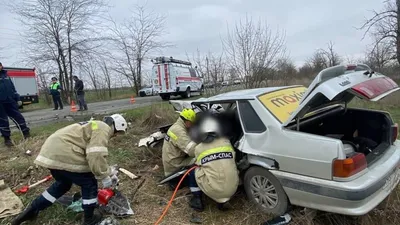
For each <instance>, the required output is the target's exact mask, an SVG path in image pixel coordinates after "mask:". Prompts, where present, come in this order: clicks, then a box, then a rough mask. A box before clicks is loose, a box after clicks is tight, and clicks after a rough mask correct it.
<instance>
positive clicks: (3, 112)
mask: <svg viewBox="0 0 400 225" xmlns="http://www.w3.org/2000/svg"><path fill="white" fill-rule="evenodd" d="M8 117H11V118H12V119H13V120H14V123H16V125H17V127H18V128H19V129H20V130H21V131H22V133H23V134H28V133H29V128H28V127H27V126H26V122H25V118H24V117H23V116H22V114H21V112H20V111H19V109H18V104H17V103H16V102H6V103H3V102H1V103H0V131H1V135H3V137H10V135H11V131H10V123H9V121H8Z"/></svg>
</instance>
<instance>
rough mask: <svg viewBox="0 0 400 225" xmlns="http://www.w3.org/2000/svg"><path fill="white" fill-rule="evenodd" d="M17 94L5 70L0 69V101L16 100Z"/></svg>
mask: <svg viewBox="0 0 400 225" xmlns="http://www.w3.org/2000/svg"><path fill="white" fill-rule="evenodd" d="M19 100H20V97H19V94H18V93H17V90H16V89H15V86H14V83H13V82H12V80H11V78H10V77H9V76H8V75H7V71H6V70H0V102H3V103H10V102H18V101H19Z"/></svg>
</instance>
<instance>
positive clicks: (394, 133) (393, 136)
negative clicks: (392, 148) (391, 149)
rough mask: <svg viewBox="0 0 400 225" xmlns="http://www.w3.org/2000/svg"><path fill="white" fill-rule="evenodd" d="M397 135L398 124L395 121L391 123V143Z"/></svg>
mask: <svg viewBox="0 0 400 225" xmlns="http://www.w3.org/2000/svg"><path fill="white" fill-rule="evenodd" d="M398 135H399V125H398V124H397V123H395V124H394V125H392V143H394V142H395V141H396V140H397V137H398Z"/></svg>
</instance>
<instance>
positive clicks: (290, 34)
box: [0, 0, 383, 66]
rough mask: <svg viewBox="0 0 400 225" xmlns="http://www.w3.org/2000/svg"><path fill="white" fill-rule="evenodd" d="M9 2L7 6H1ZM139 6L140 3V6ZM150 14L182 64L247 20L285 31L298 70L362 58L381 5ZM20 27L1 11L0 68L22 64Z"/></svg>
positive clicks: (268, 3)
mask: <svg viewBox="0 0 400 225" xmlns="http://www.w3.org/2000/svg"><path fill="white" fill-rule="evenodd" d="M1 1H7V0H0V2H1ZM135 2H138V1H135V0H114V1H112V5H113V6H114V7H113V8H112V9H110V12H109V13H110V15H111V16H112V17H114V18H115V19H116V20H122V19H123V18H124V17H128V16H129V13H130V12H129V8H130V7H131V6H132V5H133V4H135ZM139 2H140V1H139ZM147 2H148V3H147V6H148V7H149V8H151V9H152V10H154V11H156V12H159V13H165V14H166V15H167V18H168V19H167V31H168V34H166V35H165V40H168V41H169V42H172V43H173V44H175V47H174V48H171V49H168V50H165V51H164V53H165V55H166V56H174V58H183V59H186V56H185V53H186V52H188V53H189V54H191V53H193V52H195V51H196V49H197V48H198V49H200V50H201V51H203V52H206V51H209V50H211V51H214V52H218V51H220V50H221V36H224V34H225V33H226V26H227V24H228V25H231V24H234V22H235V21H237V20H238V19H240V18H243V17H245V16H246V14H248V15H250V16H252V17H253V18H254V19H258V18H262V19H263V20H265V21H266V22H267V23H268V24H269V25H270V26H271V27H272V28H279V29H284V30H285V31H286V43H287V49H288V50H289V51H290V56H291V58H292V59H293V61H294V62H295V63H296V64H297V65H301V64H302V63H303V62H304V61H305V60H306V59H307V58H308V57H309V56H310V55H311V54H312V53H313V51H314V50H316V49H318V48H321V47H326V45H327V43H328V42H329V41H332V42H334V43H335V48H336V50H337V52H338V53H339V54H340V55H342V56H350V57H357V56H360V55H361V54H363V53H364V51H365V48H366V46H367V45H369V44H371V40H370V39H365V40H361V39H362V35H363V32H362V31H359V30H357V29H356V27H359V26H361V24H362V22H363V21H364V20H365V18H366V17H370V15H371V10H374V9H375V10H380V9H381V8H382V7H383V0H280V1H276V0H275V1H273V0H246V1H244V0H214V1H212V0H200V1H198V0H196V1H195V0H148V1H147ZM20 31H21V30H20V25H19V23H18V21H17V20H16V18H15V16H14V15H13V14H12V13H10V12H8V11H7V9H6V8H5V7H0V46H1V47H3V50H2V51H1V55H0V62H3V64H6V65H14V66H18V65H17V62H18V60H19V59H21V48H22V47H23V46H22V44H21V39H20V38H19V35H18V32H20Z"/></svg>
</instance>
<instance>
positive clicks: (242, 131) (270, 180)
mask: <svg viewBox="0 0 400 225" xmlns="http://www.w3.org/2000/svg"><path fill="white" fill-rule="evenodd" d="M397 90H399V87H398V85H397V84H396V83H395V82H394V81H393V80H392V79H390V78H388V77H386V76H384V75H382V74H379V73H374V72H373V71H371V70H370V68H369V67H368V66H366V65H363V64H356V65H349V66H343V65H340V66H335V67H331V68H328V69H325V70H323V71H321V72H320V73H319V74H318V76H317V77H316V78H315V80H314V81H313V82H312V83H311V85H310V86H309V88H306V87H303V86H290V87H273V88H260V89H249V90H241V91H234V92H229V93H224V94H220V95H217V96H213V97H210V98H207V99H204V98H203V99H198V100H195V101H193V102H191V105H192V107H193V108H196V109H200V110H209V109H210V108H211V107H212V106H213V105H214V104H218V105H221V106H222V108H223V109H224V110H223V112H221V113H232V114H233V115H236V116H235V117H234V118H235V119H234V120H232V121H231V123H233V125H234V126H233V129H232V136H231V142H232V144H233V145H234V147H235V150H236V152H237V165H238V168H239V170H240V171H241V178H242V181H243V185H244V188H245V191H246V194H247V195H248V197H249V199H250V200H251V201H252V202H253V203H255V204H256V205H257V206H258V207H259V208H260V209H261V210H263V211H264V212H268V213H273V214H278V215H282V214H284V213H285V212H286V211H287V209H288V207H289V205H290V204H293V205H297V206H302V207H306V208H312V209H318V210H322V211H327V212H333V213H339V214H345V215H354V216H355V215H363V214H366V213H368V212H369V211H370V210H372V209H373V208H375V207H376V206H377V205H378V204H379V203H381V202H382V201H383V200H384V199H385V198H386V197H387V196H388V195H389V194H390V193H391V192H392V191H393V190H394V189H395V188H396V187H397V185H398V183H399V180H400V169H399V167H400V142H399V141H397V134H398V127H397V124H395V123H394V121H393V119H392V118H391V116H390V114H389V113H388V112H383V111H376V110H369V109H355V108H350V107H348V103H349V102H350V101H351V100H352V99H353V98H354V97H358V98H360V99H364V100H367V101H378V100H380V99H382V98H384V97H386V96H387V95H389V94H391V93H393V92H395V91H397Z"/></svg>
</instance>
